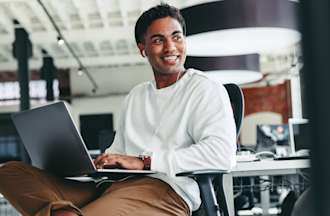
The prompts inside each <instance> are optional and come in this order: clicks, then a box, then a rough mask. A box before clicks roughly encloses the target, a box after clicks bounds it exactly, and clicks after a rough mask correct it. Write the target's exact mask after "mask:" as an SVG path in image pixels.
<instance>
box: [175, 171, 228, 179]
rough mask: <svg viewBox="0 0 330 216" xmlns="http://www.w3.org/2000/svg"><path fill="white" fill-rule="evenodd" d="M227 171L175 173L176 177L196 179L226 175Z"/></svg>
mask: <svg viewBox="0 0 330 216" xmlns="http://www.w3.org/2000/svg"><path fill="white" fill-rule="evenodd" d="M228 172H229V171H227V170H217V169H205V170H194V171H186V172H181V173H177V174H176V176H187V177H192V178H193V177H197V176H201V175H210V176H213V175H223V174H226V173H228Z"/></svg>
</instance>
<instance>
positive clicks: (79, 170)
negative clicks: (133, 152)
mask: <svg viewBox="0 0 330 216" xmlns="http://www.w3.org/2000/svg"><path fill="white" fill-rule="evenodd" d="M12 120H13V122H14V125H15V127H16V129H17V131H18V134H19V136H20V138H21V140H22V142H23V144H24V146H25V148H26V150H27V152H28V154H29V156H30V158H31V161H32V165H33V166H35V167H38V168H40V169H44V170H47V171H49V172H51V173H54V174H56V175H59V176H64V177H72V176H86V175H88V176H92V177H102V176H108V177H111V176H117V177H118V178H121V177H125V176H128V175H146V174H153V173H155V172H154V171H150V170H126V169H96V167H95V165H94V163H93V161H92V158H91V157H90V155H89V153H88V150H87V148H86V145H85V143H84V141H83V139H82V137H81V135H80V134H79V132H78V129H77V127H76V125H75V124H74V122H73V120H72V116H71V113H70V111H69V109H68V107H67V105H66V103H64V102H56V103H53V104H49V105H45V106H42V107H38V108H35V109H31V110H27V111H23V112H19V113H17V114H14V115H13V116H12Z"/></svg>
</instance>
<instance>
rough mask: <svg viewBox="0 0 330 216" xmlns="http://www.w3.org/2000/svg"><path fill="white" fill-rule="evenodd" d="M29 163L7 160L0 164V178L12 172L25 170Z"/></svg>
mask: <svg viewBox="0 0 330 216" xmlns="http://www.w3.org/2000/svg"><path fill="white" fill-rule="evenodd" d="M28 167H29V165H27V164H25V163H23V162H21V161H9V162H7V163H5V164H3V165H2V166H0V179H2V178H3V177H5V176H6V175H11V174H12V173H16V174H18V173H19V172H20V171H24V170H27V169H28Z"/></svg>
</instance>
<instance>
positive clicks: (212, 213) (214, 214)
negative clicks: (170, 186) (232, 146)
mask: <svg viewBox="0 0 330 216" xmlns="http://www.w3.org/2000/svg"><path fill="white" fill-rule="evenodd" d="M227 173H229V171H227V170H217V169H205V170H194V171H188V172H181V173H177V174H176V176H178V177H179V176H185V177H190V178H193V179H195V180H196V181H197V184H198V187H199V190H200V193H201V198H202V202H203V204H204V206H205V209H206V212H207V215H208V216H219V215H220V208H219V205H218V201H219V204H220V205H221V209H222V212H223V215H224V216H229V212H228V206H227V201H226V197H225V193H224V185H223V175H224V174H227ZM216 177H219V179H218V186H217V188H218V190H217V192H218V194H216V192H215V191H214V186H215V185H213V182H212V181H213V179H214V178H216ZM217 199H218V201H217Z"/></svg>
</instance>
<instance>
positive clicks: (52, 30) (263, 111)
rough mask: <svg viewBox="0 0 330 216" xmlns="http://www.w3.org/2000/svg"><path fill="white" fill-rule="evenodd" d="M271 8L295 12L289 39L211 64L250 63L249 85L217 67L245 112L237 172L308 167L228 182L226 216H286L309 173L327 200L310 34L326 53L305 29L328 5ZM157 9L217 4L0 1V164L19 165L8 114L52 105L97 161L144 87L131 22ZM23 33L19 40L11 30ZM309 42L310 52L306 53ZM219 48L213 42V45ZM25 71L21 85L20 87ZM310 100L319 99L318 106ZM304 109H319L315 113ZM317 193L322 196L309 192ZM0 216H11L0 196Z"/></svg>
mask: <svg viewBox="0 0 330 216" xmlns="http://www.w3.org/2000/svg"><path fill="white" fill-rule="evenodd" d="M225 1H229V0H225ZM235 1H236V2H239V0H235ZM240 1H246V2H248V1H250V0H240ZM278 1H288V2H291V3H292V2H294V3H295V4H298V5H299V13H297V16H296V19H297V20H296V21H295V22H296V23H297V26H296V27H295V28H294V29H291V30H292V31H295V34H296V35H298V37H297V38H296V39H295V40H292V41H291V42H290V43H283V44H285V45H283V44H282V46H280V45H277V46H275V47H274V46H267V47H266V48H265V47H261V48H260V47H259V48H256V50H254V51H244V52H243V53H239V51H240V50H243V48H242V49H240V47H235V49H236V50H238V51H235V53H230V52H229V53H227V54H226V53H221V54H219V55H218V57H221V58H224V60H222V61H226V59H225V57H226V56H235V55H250V54H253V55H256V56H257V63H255V64H256V65H257V69H256V70H255V72H256V73H258V78H257V79H256V80H252V81H251V80H249V78H251V77H249V76H250V75H244V72H242V74H241V75H236V77H235V72H233V71H232V70H233V69H232V68H231V69H230V70H227V69H226V73H227V74H228V73H229V74H230V73H231V74H230V76H228V79H226V80H221V71H222V70H223V69H221V67H220V68H219V73H218V76H219V77H220V78H219V80H218V81H219V83H221V82H222V83H228V82H234V83H237V84H238V85H239V86H240V87H241V89H242V91H243V94H244V100H245V113H244V119H243V125H242V129H241V133H240V136H239V139H238V152H237V155H238V156H237V158H238V160H241V161H239V162H238V164H240V163H245V164H246V163H249V162H251V161H255V160H258V161H259V160H260V161H263V160H266V161H268V160H273V159H274V157H279V156H290V154H292V153H293V151H296V152H295V153H297V152H298V154H299V156H306V158H307V159H306V158H304V159H303V160H304V161H305V162H306V161H307V162H306V163H307V164H308V165H307V166H303V168H302V169H300V168H297V169H296V170H297V172H296V173H294V174H292V173H290V174H288V175H287V174H283V175H282V174H281V173H278V174H276V175H267V174H264V175H262V174H260V175H259V174H258V175H257V176H253V175H251V176H250V175H247V176H245V175H241V176H240V175H238V174H237V175H236V176H235V174H234V175H233V176H234V178H233V185H232V186H233V192H234V196H233V197H232V198H233V202H234V205H235V215H290V214H289V213H287V212H289V211H290V210H286V209H291V207H290V202H294V201H296V200H297V199H299V196H300V195H301V194H302V193H303V192H304V191H305V190H307V189H308V188H310V187H311V185H312V179H313V177H312V176H311V173H312V175H314V179H320V178H321V179H324V181H321V180H320V182H319V183H320V184H319V185H322V186H324V187H325V190H323V192H322V193H321V194H322V196H321V197H326V195H327V194H324V193H326V192H329V188H328V186H326V183H325V182H326V181H325V180H326V179H327V180H329V177H328V176H327V174H326V167H325V166H324V165H322V164H323V162H324V161H327V160H329V159H328V158H327V155H326V154H325V153H324V152H322V150H321V149H322V148H324V149H326V150H329V149H328V148H329V147H326V141H325V139H326V138H327V136H328V135H327V134H329V133H327V132H325V131H326V130H325V128H324V123H322V118H323V119H324V120H329V114H325V113H328V112H325V110H326V109H327V108H329V100H328V98H324V97H326V95H327V93H325V92H329V87H328V86H329V85H327V81H329V75H327V74H326V73H325V72H324V71H326V69H329V68H328V67H329V66H328V65H327V64H325V62H327V61H328V60H326V57H328V56H329V54H328V53H326V52H324V53H323V51H322V52H321V50H323V47H322V45H321V44H319V43H321V42H320V40H319V38H317V37H318V36H316V35H314V34H312V33H311V32H318V33H320V32H322V34H321V33H320V34H317V35H322V38H321V39H322V41H323V43H324V44H325V45H329V37H327V36H329V27H327V26H325V25H313V24H312V23H313V22H314V20H315V22H320V23H324V20H328V19H326V18H328V15H327V14H328V12H329V11H326V9H325V8H327V7H322V6H324V5H326V4H327V3H326V1H323V2H322V1H320V3H319V4H318V6H317V7H316V6H315V7H314V8H313V7H309V6H310V5H309V4H312V3H303V2H300V1H291V0H278ZM161 2H166V3H169V4H171V5H173V6H176V7H178V8H180V9H184V8H188V7H193V6H196V5H199V4H206V3H211V2H217V1H211V0H163V1H160V0H107V1H103V0H88V1H87V0H86V1H85V0H84V1H78V0H62V1H55V0H42V1H39V0H38V1H37V0H36V1H31V0H11V1H8V0H0V11H1V12H0V38H1V39H0V162H1V163H4V162H6V161H9V160H27V153H26V152H25V151H24V149H23V148H22V143H21V140H20V138H19V136H18V134H17V132H16V130H15V127H14V126H13V124H12V122H11V119H10V116H11V114H13V113H17V112H19V111H21V110H26V109H31V108H35V107H39V106H42V105H46V104H48V103H52V102H54V101H58V100H64V101H66V102H67V103H68V104H69V107H70V110H71V112H72V115H73V119H74V121H75V123H76V125H77V128H78V129H79V130H80V132H81V134H82V136H83V139H84V141H85V142H86V145H87V147H88V149H89V150H90V153H91V154H98V153H100V152H101V150H100V149H102V150H104V149H105V148H106V147H107V145H108V144H109V143H111V141H112V140H113V138H114V136H115V130H116V128H117V120H118V117H119V113H120V111H121V103H122V102H123V100H124V98H125V96H126V95H127V93H128V92H129V91H130V90H131V89H132V88H133V87H134V86H136V85H137V84H139V83H142V82H144V81H147V80H152V79H153V74H152V70H151V68H150V67H149V65H148V62H147V60H146V58H142V57H141V56H140V54H139V52H138V49H137V47H136V44H135V41H134V24H135V21H136V19H137V18H138V16H139V15H140V14H141V13H142V12H143V11H144V10H145V9H148V8H150V7H152V6H154V5H156V4H159V3H161ZM251 2H254V3H258V2H259V1H252V0H251ZM312 8H313V10H312ZM268 10H273V8H268ZM316 10H319V12H318V14H319V16H316V18H315V14H317V13H316V12H315V11H316ZM302 14H303V15H302ZM298 15H300V16H298ZM322 16H324V17H325V19H322V18H321V17H322ZM210 18H212V17H210ZM321 20H322V21H321ZM219 22H221V20H219ZM299 23H300V24H302V25H300V26H299ZM188 28H189V26H188ZM18 29H19V30H18ZM22 29H24V30H23V32H25V33H22V32H20V31H21V30H22ZM20 35H21V36H20ZM22 35H23V36H22ZM304 35H306V36H305V37H304ZM236 36H237V35H236ZM22 37H23V39H22ZM320 37H321V36H320ZM224 39H225V38H224ZM245 39H246V38H245ZM22 40H23V42H22ZM251 40H253V39H252V38H251ZM276 40H282V38H277V39H276ZM283 40H285V39H283ZM312 40H313V44H314V43H315V46H317V48H318V49H316V48H312V47H313V46H312V45H311V42H310V41H312ZM221 42H222V41H221V40H218V42H217V43H220V44H221ZM14 44H15V45H14ZM279 44H280V43H279ZM188 45H189V44H188ZM236 45H237V44H236ZM264 45H265V44H264ZM15 46H16V47H15ZM17 46H26V47H27V49H29V48H31V50H30V52H26V56H25V57H26V58H27V59H28V60H27V62H28V63H27V64H26V65H24V63H23V66H22V65H20V64H19V61H20V60H19V59H20V58H22V57H20V55H19V53H17V52H21V51H22V50H23V51H22V52H24V48H22V47H21V49H20V48H19V47H17ZM230 46H231V47H234V46H235V44H229V47H230ZM265 46H266V45H265ZM26 47H25V48H26ZM306 50H308V51H310V52H307V51H306ZM313 53H315V54H313ZM206 56H207V54H206ZM213 57H214V56H213ZM23 58H24V56H23ZM188 58H189V51H188ZM316 58H317V60H316ZM321 60H323V61H321ZM237 64H239V63H237ZM236 66H237V67H238V68H240V67H241V66H240V65H236ZM313 67H318V69H319V70H318V72H315V75H318V73H319V78H314V77H313V76H312V75H311V74H308V73H306V71H308V70H311V68H313ZM19 68H21V69H22V70H21V71H20V69H19ZM202 68H203V67H202ZM24 69H25V71H27V73H26V74H25V76H27V77H28V78H27V80H25V81H22V79H23V80H24V75H22V73H24ZM241 71H242V70H241ZM243 71H244V70H243ZM205 73H212V72H207V71H206V72H205ZM247 74H248V73H247ZM306 74H307V75H306ZM232 75H233V76H232ZM223 76H224V75H223ZM226 76H227V75H226ZM244 76H246V77H244ZM237 78H239V79H237ZM245 78H246V79H245ZM322 78H323V79H322ZM216 79H218V78H216ZM24 82H25V83H24ZM22 83H23V84H22ZM318 85H322V87H318ZM24 86H25V87H24ZM20 89H21V91H20ZM24 90H25V92H24ZM47 90H48V91H47ZM27 92H29V94H28V93H27ZM315 95H322V96H321V97H322V98H323V99H322V101H320V100H321V99H317V97H316V96H315ZM23 97H24V98H23ZM312 104H314V105H320V104H322V105H320V106H317V107H314V106H313V105H312ZM300 120H302V121H303V122H304V123H306V124H304V125H305V127H306V125H307V128H308V129H307V130H308V131H309V132H308V133H309V135H308V137H307V138H303V139H304V140H303V141H301V142H300V143H303V144H302V145H303V146H302V147H301V149H302V150H301V149H294V150H292V142H293V141H292V140H293V139H295V136H294V134H293V127H295V126H297V125H298V126H299V125H300V123H299V122H301V121H300ZM311 120H312V121H311ZM313 120H314V121H313ZM297 122H298V123H297ZM290 128H291V129H290ZM321 132H323V133H321ZM306 133H307V132H306ZM304 134H305V133H304ZM315 137H318V138H317V139H315V140H317V142H311V141H310V140H312V138H315ZM297 139H298V138H297ZM309 142H311V143H309ZM296 144H297V143H296ZM297 146H298V144H297ZM297 148H298V147H297ZM306 149H307V151H305V150H306ZM299 150H300V151H299ZM313 150H315V154H314V151H313ZM311 154H312V156H313V158H312V159H313V160H314V155H315V158H316V157H317V159H315V161H312V162H313V163H312V165H314V164H317V165H318V167H320V170H319V171H316V169H314V167H313V166H311V165H310V162H309V161H310V158H311V156H310V155H311ZM252 163H253V162H252ZM284 166H285V165H284ZM316 191H318V192H320V191H321V189H320V188H319V187H317V188H316ZM319 205H320V206H321V208H318V209H315V212H316V211H319V213H320V212H322V213H325V212H328V213H329V210H328V209H327V208H328V207H326V206H327V205H326V202H325V201H324V202H320V203H319ZM306 208H307V207H306ZM308 208H309V207H308ZM286 211H287V212H286ZM0 215H18V213H17V212H16V211H15V210H13V209H12V208H11V206H10V205H9V204H8V203H7V202H6V200H4V199H3V198H2V199H1V201H0ZM315 215H327V214H317V213H315Z"/></svg>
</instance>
